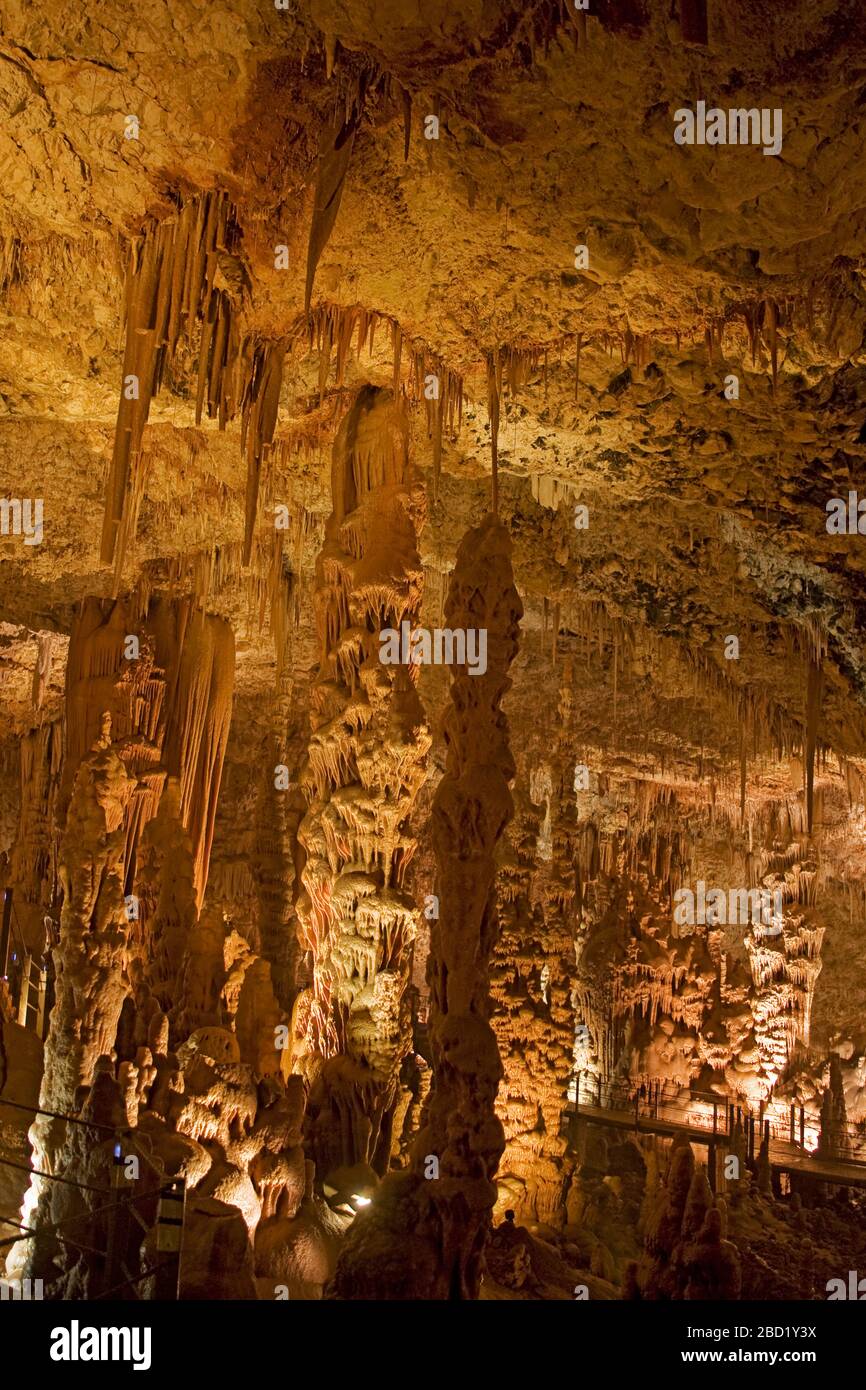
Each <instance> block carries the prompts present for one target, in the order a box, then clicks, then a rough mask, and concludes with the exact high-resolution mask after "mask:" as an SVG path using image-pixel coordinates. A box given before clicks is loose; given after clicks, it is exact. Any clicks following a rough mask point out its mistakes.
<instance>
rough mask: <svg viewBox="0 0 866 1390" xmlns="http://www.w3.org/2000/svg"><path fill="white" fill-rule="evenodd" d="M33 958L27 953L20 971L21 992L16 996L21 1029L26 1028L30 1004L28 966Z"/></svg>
mask: <svg viewBox="0 0 866 1390" xmlns="http://www.w3.org/2000/svg"><path fill="white" fill-rule="evenodd" d="M32 960H33V957H32V956H31V954H30V952H29V951H28V952H27V954H26V956H25V957H24V968H23V969H22V971H21V990H20V992H19V995H18V1022H19V1024H20V1025H21V1027H22V1028H26V1027H27V1006H28V1004H29V1003H30V966H31V963H32Z"/></svg>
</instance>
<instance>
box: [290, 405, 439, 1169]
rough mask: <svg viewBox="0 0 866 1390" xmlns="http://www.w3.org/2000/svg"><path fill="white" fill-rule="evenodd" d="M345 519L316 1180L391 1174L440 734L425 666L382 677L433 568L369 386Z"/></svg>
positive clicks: (401, 422) (320, 719)
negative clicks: (426, 701)
mask: <svg viewBox="0 0 866 1390" xmlns="http://www.w3.org/2000/svg"><path fill="white" fill-rule="evenodd" d="M332 496H333V511H332V513H331V516H330V518H329V521H328V525H327V528H326V539H325V545H324V548H323V550H322V553H321V555H320V557H319V561H318V565H317V571H316V600H315V601H316V609H317V619H318V632H319V642H320V652H321V667H320V671H319V675H318V678H317V680H316V683H315V685H314V687H313V691H312V710H313V721H312V722H313V732H312V738H311V742H310V746H309V755H308V761H307V764H306V767H305V768H304V770H303V772H302V775H301V781H302V785H303V787H304V791H305V795H306V797H307V800H308V803H309V810H308V812H307V815H306V816H305V818H304V820H303V822H302V824H301V826H300V828H299V831H298V839H299V842H300V844H301V845H302V846H303V849H304V851H305V853H306V860H305V863H304V867H303V871H302V880H303V885H304V890H305V891H304V893H303V895H302V897H301V898H300V900H299V903H298V912H299V917H300V923H301V932H302V941H303V944H304V946H305V948H306V949H307V950H308V951H310V952H311V953H312V972H313V980H312V988H311V990H310V991H309V992H308V993H307V994H306V995H304V996H302V997H301V999H300V1000H299V1001H298V1004H297V1005H296V1008H297V1009H299V1010H300V1012H301V1016H302V1017H304V1018H305V1019H306V1024H305V1037H304V1043H303V1048H302V1050H301V1052H300V1055H299V1056H298V1057H297V1059H296V1067H297V1068H298V1069H299V1070H300V1071H301V1072H302V1074H303V1075H304V1077H305V1079H306V1082H307V1085H308V1087H309V1092H310V1094H309V1101H308V1110H307V1132H308V1140H309V1150H310V1153H311V1156H312V1157H313V1158H314V1160H315V1162H316V1164H317V1169H318V1172H319V1174H320V1175H321V1176H323V1177H324V1176H325V1175H326V1174H327V1173H328V1172H329V1171H330V1170H331V1169H332V1168H336V1167H339V1166H347V1165H348V1166H351V1165H353V1164H358V1163H361V1164H367V1165H369V1166H371V1167H372V1168H374V1169H377V1170H378V1171H382V1170H383V1168H384V1165H385V1164H386V1163H387V1159H388V1155H389V1153H390V1146H391V1134H390V1124H391V1119H392V1116H393V1112H394V1108H395V1106H396V1104H397V1099H398V1086H399V1073H400V1067H401V1063H402V1061H403V1058H404V1056H405V1054H406V1052H407V1051H408V1048H409V1043H410V1036H409V1032H408V1026H409V1024H408V1013H407V1005H406V1001H405V997H404V996H405V991H406V986H407V983H408V970H409V960H410V951H411V943H412V941H413V939H414V936H415V931H416V927H417V909H416V907H415V905H414V903H413V902H412V899H411V898H410V897H409V895H408V894H407V892H406V886H405V880H406V871H407V868H408V866H409V863H410V862H411V859H412V855H413V853H414V849H415V842H414V840H413V839H412V838H411V837H410V836H409V835H408V834H407V833H406V829H405V821H406V818H407V816H408V814H409V811H410V809H411V806H412V803H413V801H414V799H415V796H416V794H417V792H418V790H419V788H420V786H421V783H422V781H423V777H424V766H425V758H426V753H427V749H428V747H429V743H430V737H429V734H428V732H427V728H426V724H425V721H424V715H423V711H422V709H421V705H420V702H419V700H418V697H417V695H416V693H415V685H414V678H415V676H416V675H417V667H412V666H408V665H386V664H383V662H382V660H381V656H380V633H381V632H383V631H385V630H388V629H392V630H395V631H397V632H398V633H399V632H400V631H401V624H402V623H404V622H406V623H408V624H409V625H410V626H414V624H415V622H416V620H417V617H418V615H419V612H420V604H421V582H422V575H423V570H422V567H421V563H420V560H419V558H418V553H417V549H416V545H417V540H416V537H417V534H418V531H419V529H420V526H421V524H422V521H423V515H424V512H423V497H422V495H421V494H420V492H419V490H418V487H417V484H415V483H413V478H412V472H411V465H410V462H409V454H408V432H407V418H406V412H405V406H404V405H403V404H402V403H401V402H400V401H399V399H396V400H395V399H394V397H393V396H392V395H391V394H390V393H388V392H383V391H377V390H375V389H374V388H371V387H365V388H363V389H362V391H361V392H360V393H359V395H358V398H357V400H356V402H355V405H354V406H353V408H352V410H351V411H350V412H349V414H348V415H347V416H346V419H345V420H344V422H343V425H342V426H341V429H340V433H339V435H338V437H337V441H336V443H335V445H334V454H333V468H332Z"/></svg>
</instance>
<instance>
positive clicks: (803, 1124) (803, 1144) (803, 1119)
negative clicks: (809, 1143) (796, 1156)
mask: <svg viewBox="0 0 866 1390" xmlns="http://www.w3.org/2000/svg"><path fill="white" fill-rule="evenodd" d="M805 1147H806V1109H805V1106H802V1105H801V1106H800V1148H801V1149H805Z"/></svg>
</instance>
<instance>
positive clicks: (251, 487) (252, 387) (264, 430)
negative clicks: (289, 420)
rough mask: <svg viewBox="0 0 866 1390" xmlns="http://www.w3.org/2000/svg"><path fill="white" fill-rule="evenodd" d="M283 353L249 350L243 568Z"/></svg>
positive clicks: (282, 349)
mask: <svg viewBox="0 0 866 1390" xmlns="http://www.w3.org/2000/svg"><path fill="white" fill-rule="evenodd" d="M245 351H246V349H245ZM285 353H286V345H285V342H278V343H264V342H255V343H253V344H252V347H251V350H250V358H251V361H250V368H249V375H248V376H247V378H246V381H245V384H244V394H243V403H242V413H241V449H242V450H244V451H245V452H246V459H247V490H246V512H245V523H244V564H245V565H248V564H249V563H250V555H251V553H252V547H253V534H254V531H255V524H256V514H257V511H258V501H259V485H260V480H261V470H262V460H263V458H264V456H265V454H266V451H268V450H269V449H270V446H271V444H272V443H273V438H274V430H275V428H276V424H277V413H278V410H279V404H280V388H281V386H282V383H283V362H284V359H285Z"/></svg>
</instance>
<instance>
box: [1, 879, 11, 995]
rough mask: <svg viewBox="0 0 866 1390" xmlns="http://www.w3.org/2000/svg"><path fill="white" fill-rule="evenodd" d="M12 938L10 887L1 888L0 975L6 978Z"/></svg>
mask: <svg viewBox="0 0 866 1390" xmlns="http://www.w3.org/2000/svg"><path fill="white" fill-rule="evenodd" d="M11 940H12V889H11V888H4V889H3V924H2V926H0V976H2V977H3V979H4V980H5V979H6V976H7V974H8V973H9V972H8V965H9V943H10V941H11Z"/></svg>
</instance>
